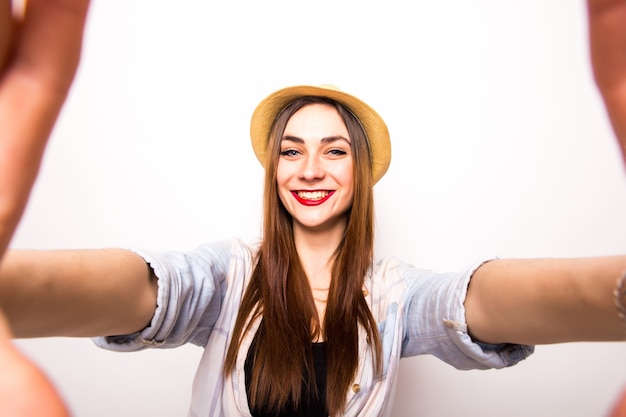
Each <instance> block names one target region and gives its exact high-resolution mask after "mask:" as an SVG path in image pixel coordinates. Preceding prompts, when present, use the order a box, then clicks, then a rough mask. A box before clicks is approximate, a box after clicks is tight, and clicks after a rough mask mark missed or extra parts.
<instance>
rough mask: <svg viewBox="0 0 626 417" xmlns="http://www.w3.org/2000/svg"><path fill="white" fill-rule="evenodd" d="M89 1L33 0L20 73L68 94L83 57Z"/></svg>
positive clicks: (28, 11) (23, 33)
mask: <svg viewBox="0 0 626 417" xmlns="http://www.w3.org/2000/svg"><path fill="white" fill-rule="evenodd" d="M88 7H89V1H88V0H30V1H29V2H28V4H27V6H26V10H25V17H24V22H23V27H22V28H21V36H20V39H19V44H18V50H17V53H16V55H15V57H14V62H13V66H14V69H15V72H16V74H18V75H19V76H21V77H26V78H30V81H31V82H37V83H41V84H44V86H45V87H46V88H47V89H57V91H58V92H59V93H61V94H65V93H66V92H67V89H68V88H69V86H70V85H71V82H72V80H73V78H74V74H75V72H76V68H77V66H78V62H79V59H80V52H81V46H82V33H83V31H84V26H85V21H86V17H87V10H88Z"/></svg>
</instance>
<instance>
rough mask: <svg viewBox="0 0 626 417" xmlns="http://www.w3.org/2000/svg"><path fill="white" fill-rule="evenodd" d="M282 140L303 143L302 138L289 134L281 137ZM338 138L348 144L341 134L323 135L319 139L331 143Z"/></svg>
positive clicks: (348, 141)
mask: <svg viewBox="0 0 626 417" xmlns="http://www.w3.org/2000/svg"><path fill="white" fill-rule="evenodd" d="M282 140H283V141H290V142H295V143H304V139H302V138H299V137H297V136H290V135H285V136H283V138H282ZM339 140H343V141H345V142H347V143H348V145H349V144H350V140H348V139H347V138H345V137H343V136H339V135H337V136H326V137H323V138H322V139H320V142H322V143H333V142H337V141H339Z"/></svg>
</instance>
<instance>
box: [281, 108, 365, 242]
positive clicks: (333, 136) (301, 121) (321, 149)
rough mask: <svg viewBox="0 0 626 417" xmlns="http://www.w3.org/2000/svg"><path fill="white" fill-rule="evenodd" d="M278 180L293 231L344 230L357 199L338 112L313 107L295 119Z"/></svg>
mask: <svg viewBox="0 0 626 417" xmlns="http://www.w3.org/2000/svg"><path fill="white" fill-rule="evenodd" d="M276 181H277V187H278V194H279V197H280V200H281V201H282V203H283V205H284V206H285V208H286V209H287V211H288V212H289V213H290V214H291V216H292V217H293V222H294V229H296V228H303V229H305V230H307V231H320V232H321V231H329V230H333V229H338V230H341V231H343V229H344V228H345V226H346V212H347V210H348V209H349V208H350V206H351V205H352V197H353V194H354V188H353V169H352V152H351V150H350V137H349V135H348V129H347V128H346V126H345V124H344V122H343V120H342V119H341V117H340V116H339V113H338V112H337V110H336V109H335V108H334V107H332V106H329V105H326V104H309V105H307V106H305V107H303V108H301V109H300V110H298V111H297V112H296V113H294V114H293V116H291V118H290V119H289V121H288V122H287V125H286V126H285V132H284V134H283V137H282V140H281V145H280V158H279V161H278V167H277V171H276Z"/></svg>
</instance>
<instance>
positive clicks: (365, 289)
mask: <svg viewBox="0 0 626 417" xmlns="http://www.w3.org/2000/svg"><path fill="white" fill-rule="evenodd" d="M369 293H370V292H369V291H368V290H367V288H363V297H367V296H368V295H369Z"/></svg>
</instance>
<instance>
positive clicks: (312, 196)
mask: <svg viewBox="0 0 626 417" xmlns="http://www.w3.org/2000/svg"><path fill="white" fill-rule="evenodd" d="M328 194H329V193H328V191H298V197H300V198H301V199H303V200H321V199H322V198H324V197H326V196H327V195H328Z"/></svg>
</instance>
